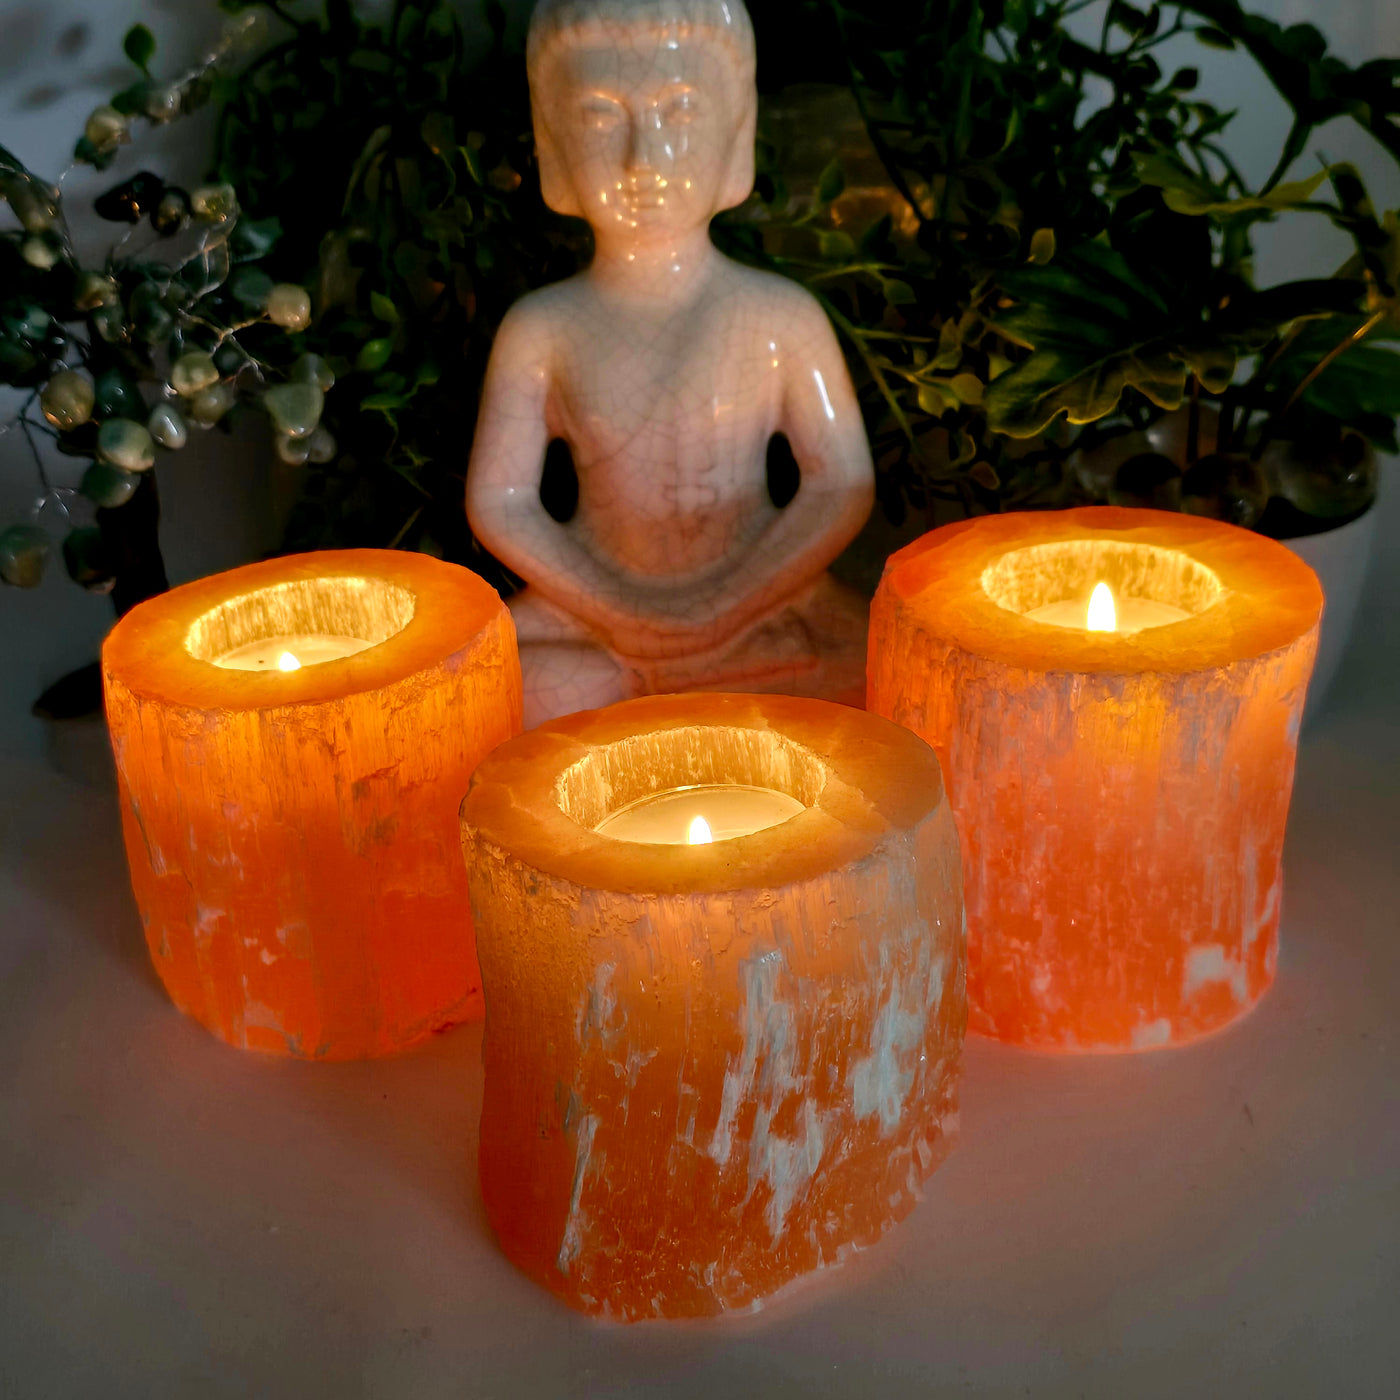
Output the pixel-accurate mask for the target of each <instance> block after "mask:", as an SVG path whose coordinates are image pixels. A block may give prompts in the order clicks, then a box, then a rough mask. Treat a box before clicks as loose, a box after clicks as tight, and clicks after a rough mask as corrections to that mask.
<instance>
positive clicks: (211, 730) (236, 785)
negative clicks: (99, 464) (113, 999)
mask: <svg viewBox="0 0 1400 1400" xmlns="http://www.w3.org/2000/svg"><path fill="white" fill-rule="evenodd" d="M322 658H330V659H322ZM102 661H103V673H104V680H105V685H106V701H107V722H108V725H109V727H110V729H111V735H112V746H113V749H114V751H115V754H116V762H117V778H118V784H119V790H120V798H121V810H122V826H123V829H124V832H125V836H126V849H127V858H128V861H129V864H130V867H131V880H132V886H133V888H134V890H135V893H136V902H137V904H138V905H139V907H140V910H141V920H142V923H143V924H144V926H145V931H146V940H147V943H148V944H149V946H150V950H151V958H152V960H153V962H154V963H155V967H156V971H157V972H158V973H159V975H160V978H161V981H162V982H163V983H164V984H165V987H166V990H167V991H168V992H169V993H170V996H171V998H172V1000H173V1001H174V1002H175V1004H176V1005H177V1006H178V1007H179V1008H180V1009H181V1010H182V1011H186V1012H188V1013H189V1014H190V1015H192V1016H194V1017H195V1018H196V1019H197V1020H199V1021H201V1022H202V1023H203V1024H204V1025H205V1026H207V1027H208V1028H209V1029H210V1030H211V1031H213V1032H214V1034H215V1035H218V1036H221V1037H222V1038H223V1039H225V1040H227V1041H229V1042H230V1043H231V1044H233V1045H237V1046H243V1047H248V1048H252V1049H259V1050H269V1051H273V1052H275V1053H280V1054H290V1055H299V1056H304V1057H307V1058H317V1059H347V1058H353V1057H360V1056H370V1055H383V1054H388V1053H391V1052H393V1051H396V1050H401V1049H403V1048H405V1047H406V1046H408V1045H411V1044H412V1043H413V1042H414V1041H416V1040H419V1039H421V1038H422V1037H424V1036H426V1035H428V1034H429V1033H431V1032H432V1031H434V1030H437V1029H439V1028H440V1027H442V1026H444V1025H449V1024H451V1023H452V1022H455V1021H459V1020H462V1019H464V1018H466V1017H468V1016H470V1015H472V1014H473V1012H475V1011H479V1009H480V1005H481V991H480V977H479V973H478V971H477V966H476V957H475V953H474V949H473V943H472V935H471V917H470V909H469V900H468V894H467V886H466V880H465V878H464V876H463V872H462V871H461V859H460V856H459V855H458V849H457V847H458V839H459V838H458V832H457V822H456V807H457V804H458V801H459V799H460V797H461V794H462V791H463V790H464V789H465V787H466V785H467V783H468V781H469V780H470V777H471V774H472V770H473V769H474V768H475V767H476V765H477V762H478V761H479V760H480V759H481V757H482V756H483V755H484V754H486V753H487V752H488V751H489V750H490V749H492V748H494V747H495V746H496V745H497V744H498V743H499V742H500V741H501V740H503V739H505V738H508V737H509V736H510V735H512V734H515V733H518V732H519V729H520V707H521V695H520V690H521V687H520V667H519V661H518V658H517V656H516V650H515V633H514V629H513V627H512V625H511V621H510V616H509V614H508V613H507V611H506V609H505V607H504V605H503V604H502V603H501V601H500V599H499V598H498V597H497V596H496V593H495V591H494V590H493V589H492V588H490V587H489V585H487V584H486V583H484V582H483V581H482V580H481V579H479V578H477V577H476V576H475V575H474V574H471V573H469V572H468V571H467V570H465V569H460V568H456V567H455V566H453V565H450V564H444V563H441V562H439V561H437V560H434V559H430V558H427V557H426V556H423V555H419V554H408V553H400V552H397V551H390V550H340V551H334V552H329V551H328V552H325V553H317V554H301V555H294V556H291V557H289V558H284V559H274V560H270V561H268V562H265V563H259V564H252V565H249V566H248V567H247V568H242V569H237V570H234V571H233V572H232V573H225V574H218V575H215V576H214V577H211V578H206V579H201V580H199V581H198V582H196V583H191V584H187V585H185V586H184V587H182V588H176V589H174V590H172V591H171V592H169V593H166V594H163V595H161V596H160V597H158V598H153V599H151V600H150V601H149V602H145V603H142V604H141V605H140V606H139V607H137V608H135V609H133V610H132V611H131V612H130V613H128V614H127V615H126V617H124V618H123V619H122V620H121V621H120V622H119V623H118V624H117V626H116V627H115V628H114V629H113V631H112V633H111V635H110V636H109V637H108V639H107V642H106V645H105V646H104V647H103V651H102Z"/></svg>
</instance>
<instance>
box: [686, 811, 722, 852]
mask: <svg viewBox="0 0 1400 1400" xmlns="http://www.w3.org/2000/svg"><path fill="white" fill-rule="evenodd" d="M685 839H686V840H687V841H688V842H689V843H690V844H691V845H692V846H708V845H709V844H710V842H711V841H713V840H714V839H715V838H714V836H713V835H712V834H711V832H710V824H709V822H707V821H706V820H705V818H704V817H696V818H695V820H694V821H693V822H691V824H690V830H689V831H688V832H687V833H686V838H685Z"/></svg>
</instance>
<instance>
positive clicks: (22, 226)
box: [0, 15, 335, 715]
mask: <svg viewBox="0 0 1400 1400" xmlns="http://www.w3.org/2000/svg"><path fill="white" fill-rule="evenodd" d="M259 34H260V25H259V21H258V17H257V16H253V15H250V16H246V17H244V19H242V20H241V21H239V22H238V23H236V24H234V25H231V26H230V28H229V31H228V33H227V35H226V37H225V39H224V41H223V43H222V44H221V45H220V46H219V47H218V49H217V50H216V51H215V52H214V53H212V54H210V55H209V56H208V57H207V59H206V60H205V61H204V62H203V63H201V64H200V65H199V66H198V67H196V68H195V69H193V70H192V71H190V72H188V73H186V74H184V75H183V76H182V77H180V78H178V79H175V80H174V81H171V82H161V81H158V80H156V79H155V78H153V77H152V76H151V73H150V62H151V60H152V58H153V56H154V54H155V50H156V43H155V39H154V37H153V36H152V35H151V34H150V32H149V31H148V30H147V29H145V28H144V27H142V26H137V27H136V28H134V29H132V30H131V31H130V32H129V33H128V34H127V36H126V43H125V48H126V53H127V56H128V58H129V59H130V60H131V62H132V63H133V64H134V65H135V67H136V68H137V69H138V70H139V72H140V74H141V76H140V78H139V79H138V80H137V81H136V82H134V83H133V84H132V85H131V86H129V87H128V88H126V89H124V90H123V91H122V92H120V93H118V94H117V95H116V97H114V98H113V100H112V102H111V104H110V105H105V106H102V107H99V108H97V109H96V110H95V111H94V112H93V113H92V114H91V116H90V117H89V118H88V120H87V123H86V127H85V129H84V132H83V135H82V136H81V137H80V138H79V140H78V142H77V145H76V147H75V150H74V159H75V161H79V162H84V163H86V164H89V165H92V166H95V167H96V168H98V169H99V170H100V169H103V168H105V167H106V166H107V165H109V164H110V163H111V161H112V159H113V157H114V156H115V155H116V152H117V150H118V149H119V148H120V147H121V146H122V145H123V144H125V143H126V142H128V141H130V140H131V139H132V136H133V130H134V128H139V126H140V125H141V124H142V123H150V124H153V125H159V124H163V123H165V122H168V121H170V120H172V119H174V118H175V117H177V116H180V115H182V114H184V113H187V112H190V111H193V110H195V109H196V108H198V107H199V106H201V105H203V104H204V103H205V102H207V101H208V100H209V96H210V93H211V90H212V87H213V85H214V82H215V81H216V78H215V75H216V73H217V72H218V66H219V65H220V64H222V63H224V62H226V61H228V60H229V58H230V57H231V56H233V55H235V54H236V53H237V52H238V51H239V50H240V49H246V47H247V46H248V45H249V44H256V43H257V42H258V40H259ZM0 192H3V195H4V198H5V201H6V202H7V203H8V205H9V209H10V212H11V214H12V215H13V218H14V222H15V223H16V224H17V225H18V227H12V228H6V229H3V230H0V289H3V290H0V298H3V300H0V383H5V384H8V385H10V386H12V387H15V388H17V389H19V390H21V391H22V392H23V394H24V397H23V398H22V400H21V406H20V408H19V410H18V412H17V413H16V414H15V415H14V416H13V418H12V419H11V420H10V421H9V422H8V423H7V424H5V425H4V429H3V430H4V431H8V432H18V433H20V434H22V435H23V436H24V438H25V439H26V440H27V442H28V445H29V448H30V457H31V461H32V464H33V469H34V472H35V497H34V506H33V509H32V511H31V514H30V518H29V519H27V520H22V521H19V522H16V523H12V524H9V525H7V526H6V528H4V529H3V530H0V578H3V580H4V581H5V582H6V583H9V584H12V585H16V586H19V587H34V586H36V585H37V584H38V583H39V581H40V579H41V577H42V575H43V572H44V569H45V567H46V565H47V562H48V560H49V557H50V555H51V553H52V552H53V547H54V544H55V543H57V542H60V541H61V553H62V558H63V562H64V565H65V566H66V568H67V571H68V573H69V575H70V576H71V577H72V578H73V580H74V581H75V582H77V583H78V584H80V585H81V586H82V587H84V588H86V589H88V590H90V591H92V592H95V593H106V594H110V595H111V597H112V600H113V603H114V605H115V607H116V611H117V612H118V614H121V613H124V612H126V611H127V610H128V609H129V608H131V607H134V606H135V605H136V604H137V603H139V602H141V601H142V600H143V599H145V598H148V597H150V596H152V595H153V594H155V593H157V592H160V591H162V590H163V589H164V588H166V587H167V582H166V576H165V568H164V564H163V561H162V557H161V551H160V542H159V538H158V522H159V498H158V490H157V485H156V479H155V473H154V470H153V468H154V466H155V464H156V461H157V458H158V457H159V456H160V455H161V454H162V453H166V452H178V451H179V450H180V449H181V448H183V447H184V446H185V444H186V443H187V441H188V440H189V434H190V432H191V430H194V431H199V430H203V429H209V428H213V427H216V426H219V427H226V426H227V422H228V417H229V415H230V413H231V412H232V411H233V410H234V409H236V408H237V407H238V406H239V405H240V404H244V405H254V406H256V407H257V408H258V409H259V410H260V411H262V412H264V413H265V414H266V415H267V416H268V418H269V419H270V420H271V422H272V424H273V426H274V430H275V433H276V439H275V440H276V442H277V448H278V451H279V452H281V453H282V454H283V455H285V456H288V457H290V458H294V459H296V460H303V461H304V460H307V459H309V458H315V459H318V460H326V459H328V458H329V457H330V456H331V455H333V454H334V452H335V444H334V441H333V440H332V439H331V437H330V435H329V433H328V432H327V430H326V429H325V428H324V427H322V426H321V424H320V415H321V406H322V403H323V401H324V391H325V390H326V389H328V388H329V387H330V385H331V383H332V382H333V377H332V375H331V374H330V372H329V370H328V369H327V367H326V366H325V364H324V362H323V361H321V360H320V359H319V358H318V357H316V356H315V355H310V354H307V353H304V352H303V350H302V347H301V344H300V336H301V333H302V332H304V331H305V330H306V328H307V326H308V325H309V324H310V319H311V301H310V297H309V295H308V293H307V291H306V289H305V288H304V287H302V286H300V285H297V284H294V283H285V282H284V283H277V282H274V280H273V279H272V277H271V276H269V275H268V273H267V271H266V268H265V266H264V263H265V259H266V257H267V254H268V252H269V251H270V250H271V248H272V247H273V246H274V245H275V244H276V242H277V239H278V237H279V234H280V227H279V225H278V223H277V220H276V219H275V218H272V219H264V220H256V219H250V218H248V217H246V216H245V214H244V212H243V210H242V209H240V207H239V201H238V195H237V192H236V190H235V189H234V188H233V186H231V185H229V184H225V183H210V184H206V185H202V186H198V187H197V188H195V189H193V190H191V191H186V190H184V189H182V188H180V187H178V186H175V185H170V184H167V183H166V182H165V181H164V180H163V179H161V177H160V176H158V175H155V174H152V173H150V172H144V171H143V172H141V173H139V174H137V175H135V176H133V177H131V178H130V179H127V180H125V181H123V182H121V183H120V184H119V185H116V186H115V187H113V188H112V189H110V190H108V191H106V192H105V193H104V194H102V195H101V196H100V197H99V198H98V199H97V200H96V201H95V212H96V213H97V215H98V216H99V218H101V219H102V220H104V221H107V222H110V223H112V224H115V225H118V226H124V231H123V233H122V235H121V236H120V238H118V239H117V240H116V241H115V242H114V243H113V244H112V245H110V246H109V247H108V248H107V250H106V252H105V254H104V255H103V257H102V260H101V261H100V263H97V264H95V265H94V264H90V263H88V262H86V261H85V260H84V258H83V257H82V256H81V254H80V253H79V251H78V250H77V248H76V247H75V245H74V240H73V238H72V237H71V235H70V232H69V227H68V220H67V218H66V215H65V210H64V202H63V197H62V193H61V183H60V184H57V185H55V184H50V183H48V182H47V181H45V180H44V179H43V178H41V177H40V176H39V175H36V174H35V173H34V172H32V171H30V170H28V169H27V168H26V167H25V166H24V164H23V163H22V162H21V161H20V160H19V158H18V157H17V156H15V155H14V154H12V153H11V152H9V151H7V150H5V149H4V148H0ZM43 438H47V439H49V440H51V442H52V444H53V445H54V446H55V447H56V449H57V451H58V452H59V453H61V454H63V455H65V456H68V457H72V458H76V459H79V461H85V462H86V464H87V465H86V467H85V468H84V469H83V470H82V472H81V476H80V478H78V485H77V486H76V487H75V486H70V485H66V484H61V483H60V482H56V481H55V479H54V476H53V474H52V473H51V472H50V471H49V470H48V468H46V466H45V454H44V452H43V451H41V448H40V440H41V439H43ZM99 695H100V681H99V678H98V675H97V670H96V666H95V665H93V666H89V667H85V668H83V669H82V670H81V671H79V672H76V673H74V674H73V675H71V676H68V677H65V678H64V679H63V680H62V681H60V682H59V683H58V685H57V686H56V687H54V688H51V689H50V691H49V692H46V694H45V696H43V697H41V699H40V702H39V708H40V709H41V710H42V711H43V712H45V713H50V714H54V715H63V714H67V713H82V712H84V711H86V710H89V709H91V708H93V707H95V706H96V704H97V703H98V698H99Z"/></svg>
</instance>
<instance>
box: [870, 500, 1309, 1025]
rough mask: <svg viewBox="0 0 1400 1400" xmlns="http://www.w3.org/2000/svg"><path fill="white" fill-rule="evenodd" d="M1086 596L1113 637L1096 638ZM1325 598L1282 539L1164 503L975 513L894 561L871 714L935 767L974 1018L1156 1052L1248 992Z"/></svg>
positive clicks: (1246, 999) (1266, 966)
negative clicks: (957, 871) (926, 753)
mask: <svg viewBox="0 0 1400 1400" xmlns="http://www.w3.org/2000/svg"><path fill="white" fill-rule="evenodd" d="M1099 584H1104V585H1107V587H1108V589H1109V591H1110V592H1111V593H1112V594H1113V595H1114V596H1115V597H1116V599H1117V602H1118V618H1119V623H1120V630H1117V631H1107V630H1090V628H1091V627H1094V626H1095V624H1094V623H1092V622H1089V620H1088V603H1089V601H1090V599H1091V597H1092V595H1093V593H1094V592H1095V591H1096V586H1097V585H1099ZM1321 611H1322V592H1321V589H1320V587H1319V586H1318V582H1317V578H1316V576H1315V575H1314V574H1313V572H1312V570H1311V569H1309V568H1308V567H1307V565H1306V564H1304V563H1303V562H1302V561H1301V560H1300V559H1298V558H1297V556H1296V555H1294V554H1293V553H1291V552H1290V551H1289V550H1288V549H1286V548H1285V547H1284V546H1282V545H1280V544H1277V543H1276V542H1274V541H1272V540H1269V539H1265V538H1264V537H1262V536H1260V535H1255V534H1252V533H1250V532H1249V531H1247V530H1241V529H1237V528H1235V527H1234V526H1231V525H1223V524H1220V523H1218V522H1216V521H1212V520H1204V519H1198V518H1196V517H1193V516H1189V515H1176V514H1172V513H1169V512H1165V511H1152V510H1126V509H1118V508H1115V507H1111V506H1103V507H1092V508H1087V509H1082V510H1067V511H1043V512H1034V513H1027V514H1010V515H999V516H988V517H984V518H982V519H978V520H972V521H967V522H964V523H960V524H957V525H950V526H946V527H944V528H943V529H940V530H935V531H933V532H932V533H930V534H928V535H926V536H924V537H923V538H922V539H920V540H918V541H916V542H915V543H914V544H911V545H909V546H908V547H907V548H905V549H902V550H900V551H899V552H898V553H896V554H895V555H893V556H892V557H891V558H890V561H889V564H888V565H887V567H886V570H885V575H884V578H883V580H882V582H881V584H880V588H879V590H878V592H877V594H876V598H875V602H874V605H873V607H872V610H871V632H870V656H869V670H868V675H869V693H868V705H869V708H870V709H871V710H872V711H874V712H875V713H878V714H882V715H886V716H888V717H889V718H891V719H894V720H895V721H897V722H898V723H900V724H904V725H908V726H909V728H911V729H913V730H914V731H915V732H916V733H919V734H921V735H923V737H924V738H926V739H927V740H928V741H929V743H931V744H932V745H933V746H934V748H935V749H936V750H937V751H938V755H939V758H940V760H941V762H942V765H943V773H944V776H945V778H946V781H947V784H948V791H949V796H950V798H951V800H952V804H953V810H954V812H955V813H956V814H957V820H958V826H959V829H960V831H961V833H962V841H963V854H964V878H965V882H966V896H967V925H968V1003H969V1018H970V1025H971V1027H972V1029H974V1030H976V1031H980V1032H982V1033H984V1034H987V1035H992V1036H995V1037H997V1038H999V1039H1001V1040H1005V1041H1010V1042H1015V1043H1018V1044H1022V1045H1028V1046H1034V1047H1039V1048H1042V1049H1053V1050H1133V1049H1149V1048H1152V1047H1155V1046H1161V1045H1175V1044H1181V1043H1183V1042H1186V1041H1190V1040H1193V1039H1195V1038H1197V1037H1198V1036H1201V1035H1204V1034H1206V1033H1208V1032H1210V1031H1213V1030H1217V1029H1219V1028H1220V1027H1222V1026H1225V1025H1228V1024H1229V1023H1230V1022H1232V1021H1233V1020H1235V1019H1236V1018H1237V1017H1239V1016H1241V1015H1243V1014H1244V1013H1245V1012H1246V1011H1247V1010H1248V1009H1249V1008H1250V1007H1252V1006H1253V1005H1254V1004H1255V1003H1256V1002H1257V1001H1258V999H1259V998H1260V997H1261V996H1262V995H1263V994H1264V992H1265V991H1266V990H1267V988H1268V987H1269V985H1270V983H1271V982H1272V981H1273V976H1274V969H1275V965H1276V962H1277V956H1278V921H1279V897H1280V890H1281V886H1282V869H1281V862H1282V852H1283V835H1284V825H1285V822H1286V819H1287V815H1288V803H1289V797H1290V795H1291V792H1292V787H1293V765H1294V758H1295V753H1296V749H1297V738H1298V726H1299V722H1300V720H1301V717H1302V713H1303V701H1304V696H1305V692H1306V689H1307V684H1308V677H1309V675H1310V673H1311V671H1312V665H1313V657H1314V654H1315V651H1316V647H1317V629H1318V620H1319V617H1320V615H1321ZM1086 624H1087V625H1086Z"/></svg>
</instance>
